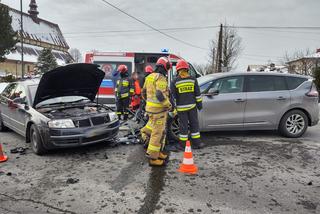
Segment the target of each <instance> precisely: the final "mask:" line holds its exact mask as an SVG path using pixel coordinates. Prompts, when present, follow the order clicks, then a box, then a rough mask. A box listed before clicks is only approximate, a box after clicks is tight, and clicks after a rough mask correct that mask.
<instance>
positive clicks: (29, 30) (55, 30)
mask: <svg viewBox="0 0 320 214" xmlns="http://www.w3.org/2000/svg"><path fill="white" fill-rule="evenodd" d="M9 13H10V15H11V16H12V28H13V30H14V31H18V32H19V31H20V23H21V20H20V19H21V12H20V11H18V10H16V9H13V8H10V11H9ZM22 14H23V38H24V39H30V40H34V41H39V42H44V43H48V44H51V45H54V46H58V47H61V48H66V49H69V46H68V44H67V42H66V40H65V38H64V37H63V35H62V32H61V30H60V28H59V25H57V24H55V23H52V22H49V21H47V20H44V19H41V18H38V17H37V18H36V19H34V18H33V17H32V16H31V15H30V14H27V13H22Z"/></svg>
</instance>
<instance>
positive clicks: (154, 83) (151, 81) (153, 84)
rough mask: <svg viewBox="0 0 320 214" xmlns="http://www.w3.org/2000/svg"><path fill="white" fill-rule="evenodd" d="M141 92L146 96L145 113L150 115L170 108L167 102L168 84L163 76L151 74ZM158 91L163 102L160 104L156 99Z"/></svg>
mask: <svg viewBox="0 0 320 214" xmlns="http://www.w3.org/2000/svg"><path fill="white" fill-rule="evenodd" d="M143 90H144V91H145V94H146V111H147V112H150V113H159V112H163V111H164V110H167V109H169V108H171V103H170V101H169V89H168V82H167V79H166V77H165V76H163V75H162V74H159V73H152V74H150V75H148V76H147V78H146V80H145V83H144V86H143ZM157 90H158V91H160V92H161V93H162V94H163V96H164V100H163V101H162V102H160V101H159V100H158V99H157V97H156V91H157Z"/></svg>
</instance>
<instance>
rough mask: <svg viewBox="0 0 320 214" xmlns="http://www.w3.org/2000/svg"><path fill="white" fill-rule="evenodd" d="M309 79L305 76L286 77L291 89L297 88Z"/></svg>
mask: <svg viewBox="0 0 320 214" xmlns="http://www.w3.org/2000/svg"><path fill="white" fill-rule="evenodd" d="M307 80H308V79H307V78H303V77H286V81H287V85H288V89H289V90H293V89H296V88H297V87H298V86H299V85H301V84H302V83H304V82H305V81H307Z"/></svg>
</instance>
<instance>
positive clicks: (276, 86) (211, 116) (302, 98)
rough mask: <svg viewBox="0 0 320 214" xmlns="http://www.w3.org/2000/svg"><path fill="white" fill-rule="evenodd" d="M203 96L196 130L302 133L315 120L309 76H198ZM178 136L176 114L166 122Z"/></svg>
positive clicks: (314, 97)
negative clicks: (198, 126)
mask: <svg viewBox="0 0 320 214" xmlns="http://www.w3.org/2000/svg"><path fill="white" fill-rule="evenodd" d="M198 82H199V85H200V88H201V93H202V96H203V109H202V110H201V111H200V112H199V121H200V130H201V131H202V132H206V131H222V130H223V131H228V130H278V131H279V132H280V133H281V134H282V135H283V136H286V137H290V138H297V137H300V136H302V135H303V134H304V133H305V132H306V130H307V128H308V126H314V125H316V124H317V123H318V121H319V107H318V99H319V98H318V92H317V89H316V86H315V84H314V83H313V81H312V78H310V77H306V76H300V75H290V74H280V73H251V72H250V73H221V74H212V75H207V76H203V77H200V78H198ZM169 127H170V130H169V131H170V135H172V137H174V138H176V139H178V134H179V120H178V118H177V116H176V117H175V118H174V119H172V120H171V121H169Z"/></svg>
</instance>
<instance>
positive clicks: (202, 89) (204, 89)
mask: <svg viewBox="0 0 320 214" xmlns="http://www.w3.org/2000/svg"><path fill="white" fill-rule="evenodd" d="M211 84H212V81H209V82H206V83H203V84H202V85H200V93H203V92H204V91H206V90H207V89H208V88H209V86H211Z"/></svg>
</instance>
